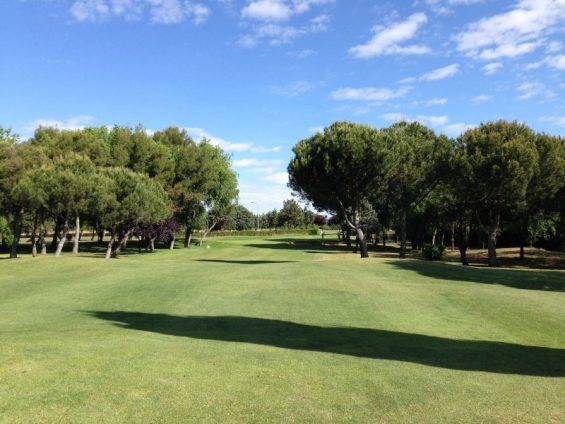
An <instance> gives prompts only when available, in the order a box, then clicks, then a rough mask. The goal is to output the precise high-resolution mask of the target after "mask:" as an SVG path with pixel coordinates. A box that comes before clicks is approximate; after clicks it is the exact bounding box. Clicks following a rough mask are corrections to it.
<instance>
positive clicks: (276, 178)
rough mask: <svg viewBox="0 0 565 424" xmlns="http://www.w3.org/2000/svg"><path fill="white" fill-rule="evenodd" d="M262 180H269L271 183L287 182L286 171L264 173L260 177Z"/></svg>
mask: <svg viewBox="0 0 565 424" xmlns="http://www.w3.org/2000/svg"><path fill="white" fill-rule="evenodd" d="M261 179H262V180H263V181H269V182H271V183H277V184H283V185H286V184H288V173H286V172H277V173H276V174H271V175H266V176H264V177H262V178H261Z"/></svg>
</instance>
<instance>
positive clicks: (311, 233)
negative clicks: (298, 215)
mask: <svg viewBox="0 0 565 424" xmlns="http://www.w3.org/2000/svg"><path fill="white" fill-rule="evenodd" d="M318 233H319V230H317V229H316V228H311V229H309V230H308V235H310V236H317V235H318Z"/></svg>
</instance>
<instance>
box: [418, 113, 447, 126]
mask: <svg viewBox="0 0 565 424" xmlns="http://www.w3.org/2000/svg"><path fill="white" fill-rule="evenodd" d="M418 121H423V122H429V123H430V124H431V125H433V126H434V127H437V126H438V125H445V124H447V122H449V118H448V117H447V116H446V115H441V116H436V115H418Z"/></svg>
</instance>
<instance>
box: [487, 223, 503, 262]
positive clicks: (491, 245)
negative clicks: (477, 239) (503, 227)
mask: <svg viewBox="0 0 565 424" xmlns="http://www.w3.org/2000/svg"><path fill="white" fill-rule="evenodd" d="M499 220H500V217H499V215H496V216H494V217H492V218H491V221H490V225H489V228H488V265H489V266H498V259H497V257H496V239H497V236H498V222H499Z"/></svg>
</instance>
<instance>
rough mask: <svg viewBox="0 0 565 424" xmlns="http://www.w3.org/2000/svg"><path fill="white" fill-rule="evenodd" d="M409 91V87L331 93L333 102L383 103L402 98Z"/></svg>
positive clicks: (367, 88) (369, 88)
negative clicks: (359, 101)
mask: <svg viewBox="0 0 565 424" xmlns="http://www.w3.org/2000/svg"><path fill="white" fill-rule="evenodd" d="M408 91H410V87H400V88H398V89H396V90H393V89H390V88H375V87H364V88H351V87H346V88H339V89H337V90H335V91H334V92H333V93H332V95H331V96H332V98H333V99H335V100H361V101H383V100H391V99H396V98H399V97H402V96H404V95H405V94H406V93H408Z"/></svg>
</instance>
